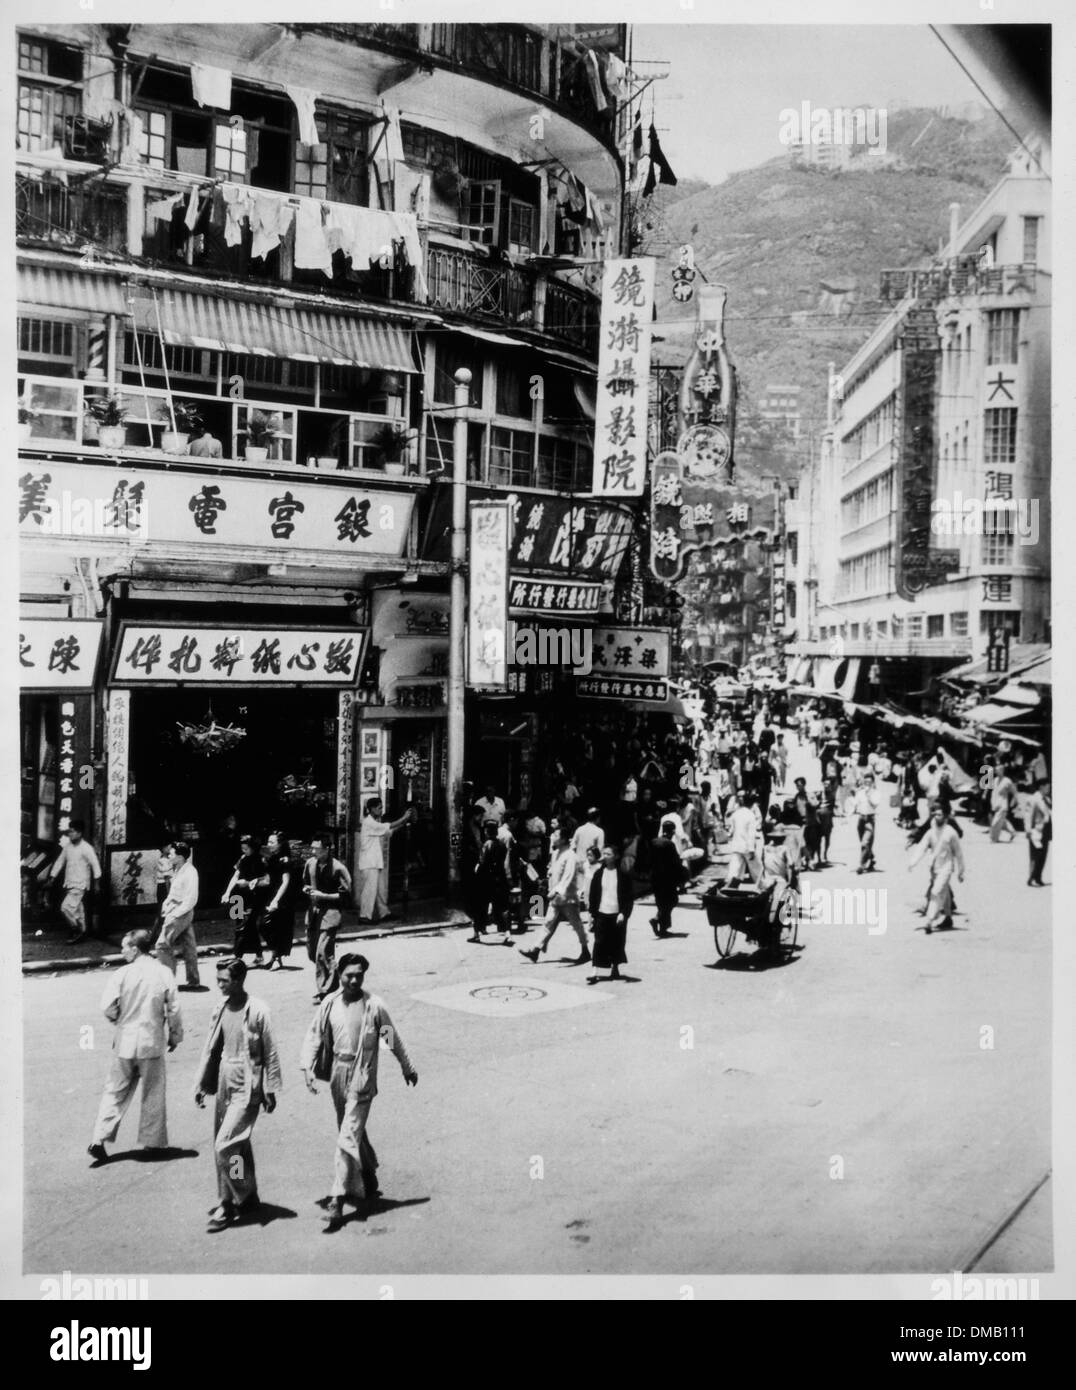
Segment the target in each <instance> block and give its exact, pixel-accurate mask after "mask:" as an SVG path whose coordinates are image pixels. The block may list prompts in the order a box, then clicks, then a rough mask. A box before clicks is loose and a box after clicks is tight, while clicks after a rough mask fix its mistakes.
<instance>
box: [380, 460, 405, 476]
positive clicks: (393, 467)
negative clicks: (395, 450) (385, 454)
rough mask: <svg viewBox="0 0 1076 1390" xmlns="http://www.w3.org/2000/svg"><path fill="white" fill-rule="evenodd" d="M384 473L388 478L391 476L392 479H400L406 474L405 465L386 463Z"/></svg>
mask: <svg viewBox="0 0 1076 1390" xmlns="http://www.w3.org/2000/svg"><path fill="white" fill-rule="evenodd" d="M385 472H386V473H388V474H390V476H392V477H393V478H402V477H403V475H404V474H405V473H406V472H407V464H406V463H386V464H385Z"/></svg>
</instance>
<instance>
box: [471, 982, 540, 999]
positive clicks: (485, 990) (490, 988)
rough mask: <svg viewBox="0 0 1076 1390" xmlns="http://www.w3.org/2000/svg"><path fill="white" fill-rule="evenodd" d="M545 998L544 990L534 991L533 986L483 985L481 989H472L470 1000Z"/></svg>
mask: <svg viewBox="0 0 1076 1390" xmlns="http://www.w3.org/2000/svg"><path fill="white" fill-rule="evenodd" d="M545 997H546V994H545V990H544V989H535V988H534V986H533V985H483V986H482V988H481V989H472V990H471V998H472V999H497V1000H509V999H516V1000H521V1001H522V1000H526V999H544V998H545Z"/></svg>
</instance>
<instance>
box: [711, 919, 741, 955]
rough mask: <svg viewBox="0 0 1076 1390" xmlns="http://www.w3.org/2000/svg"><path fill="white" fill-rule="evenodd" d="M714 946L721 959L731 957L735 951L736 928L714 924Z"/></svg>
mask: <svg viewBox="0 0 1076 1390" xmlns="http://www.w3.org/2000/svg"><path fill="white" fill-rule="evenodd" d="M714 945H715V946H716V947H717V954H718V955H719V956H721V957H725V956H731V955H732V953H733V951H734V950H735V949H736V928H735V927H734V926H731V925H730V924H729V923H727V922H723V923H722V924H721V925H720V926H718V924H717V923H716V922H715V923H714Z"/></svg>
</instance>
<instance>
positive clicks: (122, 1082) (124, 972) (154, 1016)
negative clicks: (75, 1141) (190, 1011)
mask: <svg viewBox="0 0 1076 1390" xmlns="http://www.w3.org/2000/svg"><path fill="white" fill-rule="evenodd" d="M149 948H150V934H149V932H148V931H142V930H139V931H131V932H128V933H127V935H126V936H125V937H124V938H123V944H122V947H121V950H122V952H123V959H124V961H125V962H126V964H125V965H123V966H122V967H121V969H119V970H117V971H116V972H115V973H114V974H113V975H112V976H111V978H110V979H109V981H108V983H107V984H106V985H105V990H104V994H103V995H102V997H101V1010H102V1012H103V1013H104V1016H105V1017H106V1018H107V1019H108V1021H109V1023H114V1024H115V1025H116V1033H115V1037H114V1038H113V1040H112V1051H113V1056H112V1066H111V1069H110V1070H109V1074H108V1080H107V1081H106V1083H105V1090H104V1094H103V1095H102V1097H101V1105H100V1107H99V1109H98V1111H97V1122H96V1124H95V1125H94V1128H93V1141H92V1143H91V1144H90V1147H89V1149H88V1150H87V1152H88V1153H89V1155H90V1157H91V1158H92V1159H93V1161H94V1163H95V1164H97V1163H104V1162H105V1161H106V1160H107V1158H108V1152H107V1150H106V1149H105V1145H106V1144H111V1143H112V1142H113V1141H114V1140H115V1138H116V1134H117V1132H118V1130H119V1127H120V1122H121V1120H122V1119H123V1117H124V1115H125V1114H126V1113H127V1107H128V1106H129V1105H130V1103H131V1101H132V1100H133V1099H134V1093H135V1090H136V1089H137V1087H138V1083H139V1082H140V1081H141V1083H142V1110H141V1114H140V1115H139V1120H138V1142H139V1143H140V1144H141V1145H142V1147H143V1149H144V1150H146V1151H147V1152H150V1153H153V1152H159V1151H160V1150H162V1149H166V1148H167V1147H168V1119H167V1116H166V1113H165V1066H164V1058H165V1052H166V1051H167V1052H173V1051H175V1048H176V1046H177V1045H178V1044H179V1043H181V1042H182V1041H183V1020H182V1018H181V1016H180V1012H179V998H178V995H177V994H176V981H175V976H174V975H172V974H171V973H170V972H169V971H168V970H166V969H165V967H164V966H163V965H162V964H161V963H160V961H156V960H154V959H153V957H152V956H151V955H150V954H149Z"/></svg>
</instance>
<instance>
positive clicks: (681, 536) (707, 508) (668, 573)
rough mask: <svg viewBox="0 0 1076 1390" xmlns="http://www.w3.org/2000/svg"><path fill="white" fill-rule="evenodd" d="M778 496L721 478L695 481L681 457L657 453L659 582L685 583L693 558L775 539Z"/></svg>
mask: <svg viewBox="0 0 1076 1390" xmlns="http://www.w3.org/2000/svg"><path fill="white" fill-rule="evenodd" d="M776 529H777V494H776V493H775V492H774V491H773V489H772V488H771V487H767V486H766V485H765V484H764V483H761V482H760V483H758V484H754V485H752V484H750V483H732V482H727V481H725V480H724V479H723V478H721V477H720V476H719V477H718V478H716V479H714V478H709V477H706V478H691V477H689V476H688V474H687V471H686V468H685V465H684V461H683V459H682V458H681V456H680V454H678V453H674V452H673V451H672V450H671V449H669V450H665V451H664V452H663V453H660V454H658V456H657V458H655V460H654V464H653V470H652V475H651V480H650V570H651V573H652V574H653V575H654V577H655V579H660V580H661V581H662V582H663V583H666V584H669V583H673V582H675V581H676V580H678V579H681V578H682V577H683V575H684V572H685V570H686V568H687V561H688V557H689V556H690V555H692V554H693V553H694V552H696V551H700V550H709V549H714V548H722V549H724V550H726V551H728V552H729V553H730V554H735V553H736V551H737V550H738V549H741V548H742V546H743V545H744V543H745V542H747V541H749V540H760V541H772V540H773V538H774V536H775V535H776Z"/></svg>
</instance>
